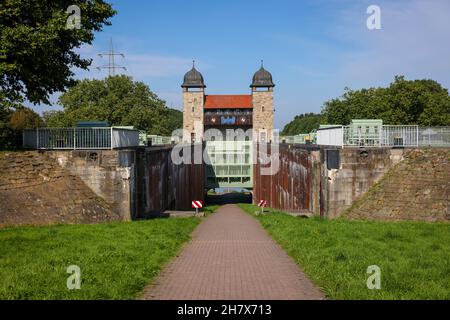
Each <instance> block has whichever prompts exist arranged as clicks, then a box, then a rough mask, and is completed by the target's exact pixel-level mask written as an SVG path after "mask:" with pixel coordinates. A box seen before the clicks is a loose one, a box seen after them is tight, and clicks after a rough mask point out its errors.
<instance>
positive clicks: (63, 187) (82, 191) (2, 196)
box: [0, 151, 120, 225]
mask: <svg viewBox="0 0 450 320" xmlns="http://www.w3.org/2000/svg"><path fill="white" fill-rule="evenodd" d="M0 207H1V209H0V225H22V224H52V223H95V222H103V221H111V220H119V219H120V217H119V215H117V214H116V213H115V212H114V211H113V210H112V209H111V207H110V206H109V205H108V203H106V202H105V201H104V200H103V199H102V198H101V197H98V196H97V195H96V194H95V193H93V192H92V190H91V189H89V188H88V187H87V186H86V184H85V183H83V181H82V180H81V179H80V178H79V177H78V176H77V175H76V174H73V173H71V172H69V171H68V170H65V169H64V168H62V167H61V166H59V165H58V163H57V162H56V161H55V160H54V159H52V158H51V157H49V156H48V154H47V153H41V152H37V151H27V152H0Z"/></svg>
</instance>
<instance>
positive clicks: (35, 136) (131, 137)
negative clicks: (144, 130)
mask: <svg viewBox="0 0 450 320" xmlns="http://www.w3.org/2000/svg"><path fill="white" fill-rule="evenodd" d="M23 146H24V148H31V149H48V150H88V149H95V150H99V149H116V148H125V147H136V146H139V131H138V130H133V129H124V128H114V127H102V128H78V127H77V128H37V129H27V130H24V131H23Z"/></svg>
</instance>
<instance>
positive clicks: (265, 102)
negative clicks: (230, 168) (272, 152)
mask: <svg viewBox="0 0 450 320" xmlns="http://www.w3.org/2000/svg"><path fill="white" fill-rule="evenodd" d="M274 87H275V84H274V83H273V80H272V75H271V74H270V72H269V71H267V70H266V69H264V66H263V62H262V61H261V68H260V69H259V70H258V71H256V73H255V74H254V75H253V80H252V84H251V85H250V88H252V106H253V140H255V141H259V142H270V141H272V140H273V114H274V106H273V88H274Z"/></svg>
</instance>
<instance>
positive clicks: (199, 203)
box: [192, 200, 203, 215]
mask: <svg viewBox="0 0 450 320" xmlns="http://www.w3.org/2000/svg"><path fill="white" fill-rule="evenodd" d="M192 208H195V215H198V209H199V208H203V201H201V200H192Z"/></svg>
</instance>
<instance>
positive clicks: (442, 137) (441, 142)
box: [419, 127, 450, 147]
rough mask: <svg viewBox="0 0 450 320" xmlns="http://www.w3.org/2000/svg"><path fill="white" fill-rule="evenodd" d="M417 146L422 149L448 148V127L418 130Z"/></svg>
mask: <svg viewBox="0 0 450 320" xmlns="http://www.w3.org/2000/svg"><path fill="white" fill-rule="evenodd" d="M419 146H422V147H448V146H450V127H426V128H419Z"/></svg>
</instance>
